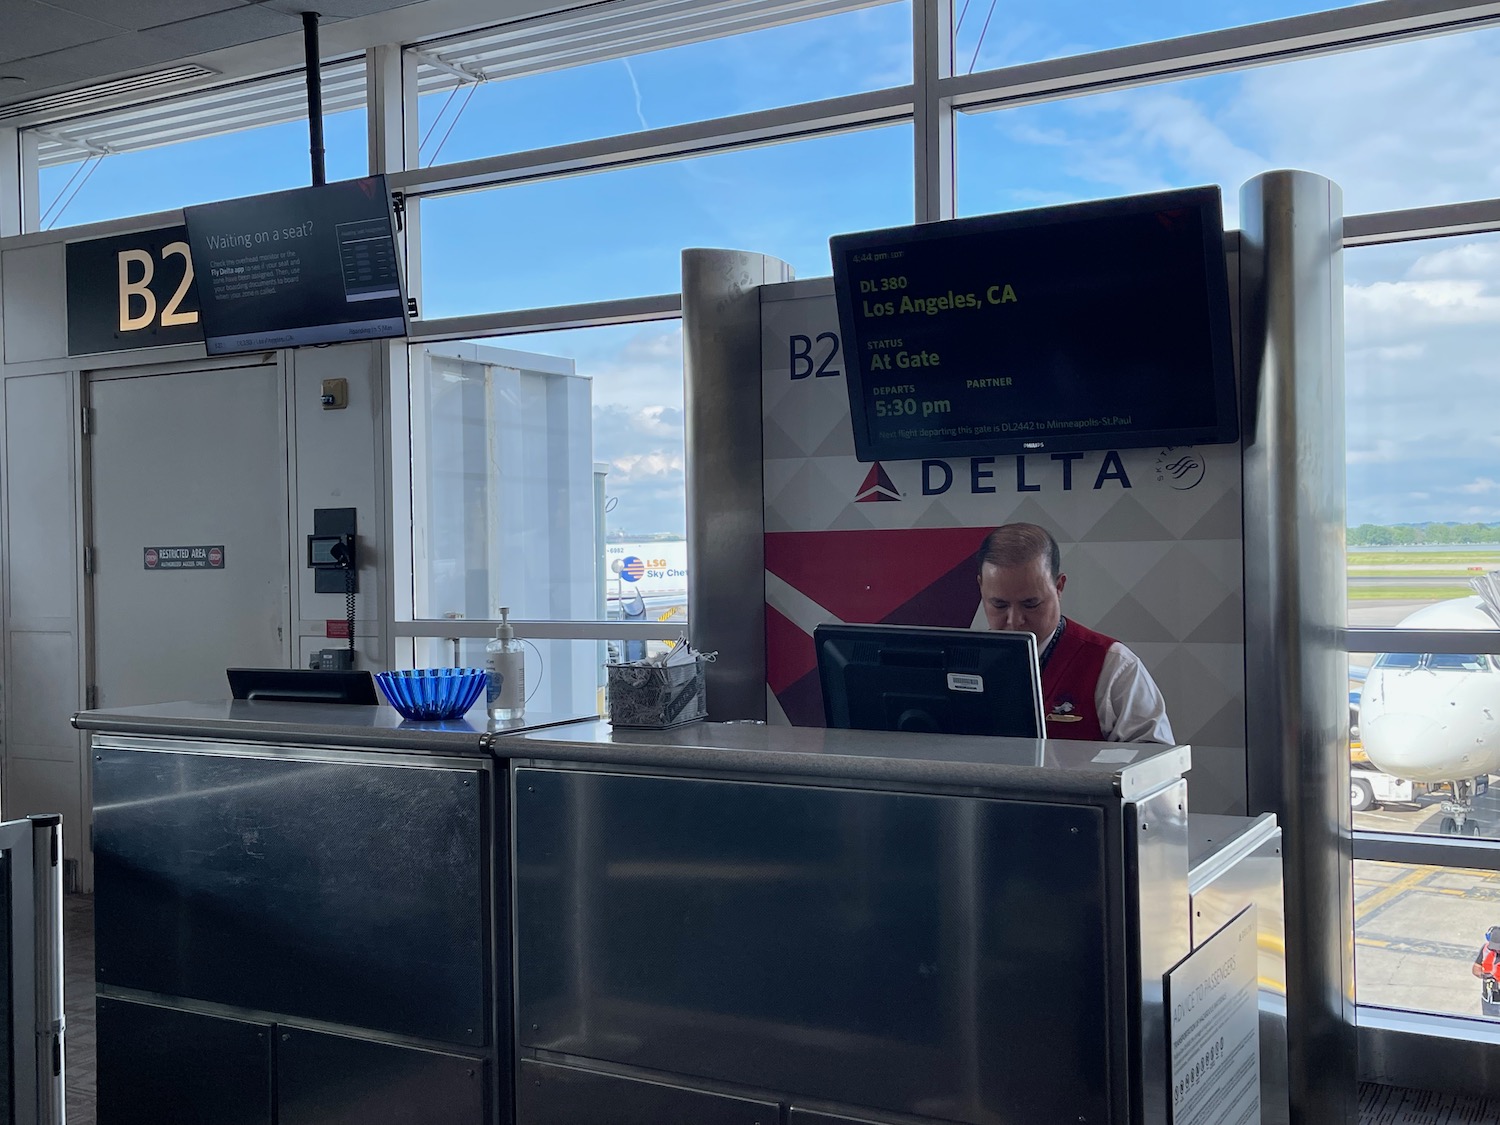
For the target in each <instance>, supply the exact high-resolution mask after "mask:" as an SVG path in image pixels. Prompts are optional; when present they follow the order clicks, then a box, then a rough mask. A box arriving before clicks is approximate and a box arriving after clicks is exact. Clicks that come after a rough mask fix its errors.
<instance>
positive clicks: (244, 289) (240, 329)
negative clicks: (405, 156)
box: [183, 176, 406, 355]
mask: <svg viewBox="0 0 1500 1125" xmlns="http://www.w3.org/2000/svg"><path fill="white" fill-rule="evenodd" d="M183 218H184V220H185V221H186V224H187V232H188V246H189V248H190V250H191V252H192V256H193V271H194V276H195V284H196V285H197V289H198V304H199V308H200V315H201V316H202V319H203V338H204V344H205V346H206V347H207V348H208V353H209V354H210V355H222V354H228V353H233V352H254V351H264V350H266V349H268V348H291V347H298V346H300V345H304V344H328V343H335V342H338V341H341V340H374V339H380V338H383V337H391V336H404V335H405V334H406V297H405V295H404V293H403V291H402V285H401V269H400V255H399V252H398V249H397V245H396V227H395V212H394V210H393V209H392V206H391V194H390V191H389V189H388V188H387V187H386V182H385V177H384V176H369V177H366V178H364V179H359V180H340V181H338V182H337V183H331V184H318V185H316V186H314V187H305V188H294V189H293V190H291V191H277V192H271V193H270V194H268V195H254V196H250V197H248V198H245V199H226V200H224V201H223V202H221V203H205V204H202V205H201V206H197V207H187V208H184V209H183Z"/></svg>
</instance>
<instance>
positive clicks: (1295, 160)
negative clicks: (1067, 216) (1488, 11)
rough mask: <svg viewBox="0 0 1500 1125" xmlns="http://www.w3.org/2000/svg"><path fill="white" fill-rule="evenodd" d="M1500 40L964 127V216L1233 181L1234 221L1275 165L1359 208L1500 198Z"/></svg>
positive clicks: (1261, 70) (1271, 69) (1375, 56)
mask: <svg viewBox="0 0 1500 1125" xmlns="http://www.w3.org/2000/svg"><path fill="white" fill-rule="evenodd" d="M1497 48H1500V32H1497V31H1483V32H1475V33H1470V34H1463V35H1448V36H1442V37H1438V38H1434V39H1425V40H1420V41H1417V42H1411V43H1400V44H1395V45H1392V46H1388V47H1379V48H1372V49H1369V50H1362V51H1354V52H1349V53H1345V54H1341V55H1333V56H1329V57H1327V58H1317V59H1309V60H1305V61H1300V62H1293V63H1282V64H1279V65H1276V66H1265V67H1255V68H1251V69H1248V70H1244V71H1239V72H1235V73H1232V74H1221V75H1214V76H1211V77H1207V78H1198V79H1193V80H1190V81H1183V82H1172V83H1166V84H1161V85H1156V86H1146V87H1140V88H1137V89H1132V90H1122V91H1118V92H1114V93H1107V94H1096V95H1093V96H1088V97H1079V98H1071V99H1067V100H1064V101H1058V102H1051V103H1045V104H1039V105H1034V106H1023V107H1019V108H1015V109H1007V110H1000V111H996V112H992V113H984V114H973V115H970V114H961V115H960V116H959V118H958V123H957V126H956V128H957V133H958V207H959V212H960V214H965V215H972V214H983V213H986V212H991V211H1004V210H1012V209H1015V208H1018V207H1034V206H1039V205H1043V204H1048V203H1059V202H1070V201H1074V200H1079V199H1090V198H1099V197H1105V196H1113V195H1124V194H1131V193H1134V192H1141V191H1152V190H1157V189H1161V188H1167V187H1183V186H1186V185H1189V184H1200V183H1217V184H1220V185H1222V186H1223V187H1224V189H1225V211H1226V223H1227V225H1229V226H1237V225H1238V222H1239V218H1238V214H1239V189H1240V187H1241V185H1243V184H1244V183H1245V181H1246V180H1248V179H1250V178H1251V177H1252V176H1255V175H1257V174H1258V173H1260V172H1263V171H1265V170H1266V169H1268V168H1305V169H1308V170H1310V171H1314V172H1317V173H1319V174H1321V175H1325V176H1328V177H1330V178H1331V179H1333V180H1334V181H1335V182H1337V183H1338V184H1339V185H1341V187H1342V188H1343V192H1344V212H1345V214H1358V213H1362V212H1371V211H1388V210H1398V209H1401V208H1407V207H1415V206H1425V205H1428V204H1438V203H1452V202H1455V201H1458V200H1465V199H1486V198H1489V197H1491V196H1493V195H1494V194H1495V193H1496V186H1495V185H1496V180H1497V176H1496V169H1497V160H1496V156H1495V152H1494V148H1493V146H1490V145H1484V144H1476V143H1475V142H1474V138H1475V137H1479V136H1485V135H1487V130H1488V128H1489V125H1488V122H1489V121H1491V120H1492V119H1493V117H1494V115H1495V112H1496V110H1497V108H1500V105H1497V103H1500V87H1496V85H1495V83H1494V82H1493V81H1492V80H1491V78H1490V74H1491V73H1492V72H1493V70H1494V68H1495V65H1496V60H1497V53H1500V51H1497Z"/></svg>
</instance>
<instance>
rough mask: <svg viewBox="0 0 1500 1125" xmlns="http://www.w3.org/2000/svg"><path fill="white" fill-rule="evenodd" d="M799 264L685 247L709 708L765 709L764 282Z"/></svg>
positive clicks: (694, 527) (685, 328)
mask: <svg viewBox="0 0 1500 1125" xmlns="http://www.w3.org/2000/svg"><path fill="white" fill-rule="evenodd" d="M791 279H792V271H791V267H790V266H788V265H787V264H786V263H785V262H781V261H778V260H777V259H775V258H770V257H767V256H766V255H764V254H751V253H746V252H744V251H739V250H684V251H683V252H682V373H683V406H684V409H685V413H686V416H687V417H686V430H687V433H686V442H685V444H686V458H687V535H688V546H687V554H688V573H689V574H690V575H691V576H692V577H691V578H690V579H689V582H688V629H689V631H690V633H691V635H692V642H693V645H694V647H696V648H698V649H699V650H701V651H704V652H712V651H717V652H718V654H719V655H718V658H717V659H716V660H715V661H714V662H713V663H712V664H710V665H709V666H708V717H709V718H710V719H712V720H715V721H722V720H725V719H764V718H765V717H766V613H765V602H766V594H765V544H764V539H763V536H764V535H765V500H764V495H763V490H762V483H761V481H762V478H761V404H760V287H761V286H762V285H768V284H772V283H775V282H782V281H790V280H791Z"/></svg>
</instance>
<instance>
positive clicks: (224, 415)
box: [88, 366, 291, 707]
mask: <svg viewBox="0 0 1500 1125" xmlns="http://www.w3.org/2000/svg"><path fill="white" fill-rule="evenodd" d="M280 385H281V375H280V372H279V371H278V369H277V368H276V367H274V366H258V367H235V368H224V369H219V370H212V371H185V372H174V373H172V374H165V375H145V376H140V377H134V378H124V379H95V380H92V381H91V383H90V386H89V398H90V405H91V407H92V410H91V416H90V429H91V435H90V437H89V439H88V443H89V477H90V486H91V493H90V504H89V509H90V522H91V535H90V538H89V543H90V544H91V545H92V547H93V578H92V599H93V601H92V610H93V612H92V618H93V630H92V633H93V671H94V680H93V682H94V684H95V686H96V688H97V689H98V705H99V706H105V707H129V706H133V705H135V704H142V703H160V702H164V701H167V700H176V699H223V698H225V697H226V696H227V695H228V694H229V689H228V686H227V684H226V682H225V679H224V669H225V668H226V667H235V666H247V667H285V666H286V665H287V663H288V661H289V659H290V654H291V648H290V641H289V638H290V635H291V627H290V626H291V622H290V612H291V611H290V598H289V595H288V585H287V584H288V570H289V565H290V560H289V549H288V544H287V534H288V532H287V526H288V523H287V518H288V517H287V483H286V464H287V456H286V434H285V427H284V425H283V422H282V418H283V409H282V405H281V396H280V394H279V388H280Z"/></svg>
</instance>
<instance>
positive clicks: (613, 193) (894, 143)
mask: <svg viewBox="0 0 1500 1125" xmlns="http://www.w3.org/2000/svg"><path fill="white" fill-rule="evenodd" d="M911 137H912V134H911V126H910V125H895V126H888V127H886V128H882V129H869V130H862V131H859V132H854V133H841V134H836V135H831V136H824V137H814V138H810V139H808V140H803V141H795V142H790V143H787V144H780V145H767V146H764V147H760V148H750V149H739V150H735V151H732V152H724V153H717V154H714V155H711V156H702V157H696V158H692V159H686V160H676V161H669V162H665V163H660V164H647V165H641V166H638V167H632V168H624V169H619V170H616V171H609V172H597V173H594V174H592V175H586V176H572V177H566V178H563V179H556V180H545V181H538V182H536V183H523V184H516V185H513V186H509V187H503V188H495V189H491V190H488V191H478V192H467V193H461V194H455V195H443V196H436V197H432V198H428V199H424V200H423V201H422V276H423V295H422V298H421V305H422V315H423V316H424V317H427V318H433V317H446V316H457V315H460V314H465V313H478V312H488V311H494V310H501V309H516V308H536V307H543V306H547V305H563V304H574V303H578V302H583V301H597V300H608V299H612V298H620V297H634V296H639V295H641V294H646V293H675V292H677V291H678V290H679V289H680V288H681V287H682V261H681V251H682V249H683V248H684V247H688V246H729V247H735V248H738V249H743V250H752V251H756V252H758V253H763V254H771V255H774V256H776V257H778V258H780V259H782V260H783V261H786V262H788V263H790V264H791V266H792V268H793V269H794V270H795V271H796V273H797V276H799V277H809V276H812V277H816V276H820V275H827V274H828V273H829V272H830V269H831V267H830V264H829V258H828V236H829V235H831V234H835V233H838V232H840V231H850V230H862V229H866V228H869V227H880V226H890V225H892V224H894V223H902V222H910V221H911V216H912V211H913V203H912V182H911V176H910V174H909V173H904V172H901V171H899V170H900V169H909V168H910V167H911V160H912V139H911Z"/></svg>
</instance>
